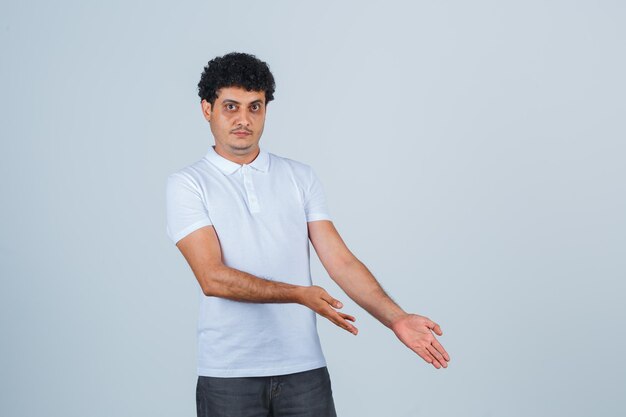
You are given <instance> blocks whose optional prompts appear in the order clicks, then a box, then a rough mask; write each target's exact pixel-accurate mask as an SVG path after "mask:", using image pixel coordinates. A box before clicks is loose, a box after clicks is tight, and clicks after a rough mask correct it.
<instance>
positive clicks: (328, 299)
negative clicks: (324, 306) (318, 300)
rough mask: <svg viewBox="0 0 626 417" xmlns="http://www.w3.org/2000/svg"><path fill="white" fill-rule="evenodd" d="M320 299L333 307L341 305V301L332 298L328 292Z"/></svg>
mask: <svg viewBox="0 0 626 417" xmlns="http://www.w3.org/2000/svg"><path fill="white" fill-rule="evenodd" d="M322 299H323V300H324V301H326V302H327V303H328V304H330V305H331V306H333V307H335V308H341V307H343V304H342V303H341V301H339V300H337V299H336V298H333V297H332V296H331V295H330V294H325V297H322Z"/></svg>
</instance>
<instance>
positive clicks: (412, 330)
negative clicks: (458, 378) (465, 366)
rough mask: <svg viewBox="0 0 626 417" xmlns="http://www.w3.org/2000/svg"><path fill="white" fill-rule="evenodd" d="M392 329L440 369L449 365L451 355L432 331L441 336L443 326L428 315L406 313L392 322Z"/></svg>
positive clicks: (423, 357) (410, 346) (427, 360)
mask: <svg viewBox="0 0 626 417" xmlns="http://www.w3.org/2000/svg"><path fill="white" fill-rule="evenodd" d="M390 327H391V330H393V332H394V333H395V334H396V336H397V337H398V339H400V340H401V341H402V343H404V344H405V345H406V346H407V347H408V348H409V349H411V350H412V351H413V352H415V353H417V354H418V355H419V356H421V357H422V359H424V360H425V361H426V362H428V363H430V364H432V365H433V366H434V367H435V368H437V369H439V368H441V367H442V366H443V367H444V368H447V367H448V362H449V361H450V355H448V352H446V350H445V349H444V348H443V346H441V343H439V341H438V340H437V338H436V337H435V335H433V333H432V332H435V333H436V334H437V335H439V336H441V335H442V334H443V332H442V331H441V327H439V325H438V324H437V323H435V322H434V321H432V320H431V319H429V318H428V317H424V316H420V315H417V314H406V315H404V316H401V317H400V318H397V319H395V320H394V321H393V323H391V326H390Z"/></svg>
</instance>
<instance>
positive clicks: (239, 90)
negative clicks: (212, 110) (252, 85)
mask: <svg viewBox="0 0 626 417" xmlns="http://www.w3.org/2000/svg"><path fill="white" fill-rule="evenodd" d="M217 99H218V100H219V101H224V100H234V101H237V102H239V103H252V102H253V101H262V102H265V91H247V90H246V89H245V88H243V87H223V88H220V89H219V90H217Z"/></svg>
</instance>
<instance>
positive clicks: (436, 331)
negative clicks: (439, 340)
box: [431, 323, 443, 336]
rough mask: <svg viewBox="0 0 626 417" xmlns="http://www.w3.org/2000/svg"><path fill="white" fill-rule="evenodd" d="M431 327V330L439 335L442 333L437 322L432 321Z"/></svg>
mask: <svg viewBox="0 0 626 417" xmlns="http://www.w3.org/2000/svg"><path fill="white" fill-rule="evenodd" d="M431 329H433V331H434V332H435V333H437V334H438V335H439V336H441V335H442V334H443V332H442V331H441V327H439V325H438V324H437V323H433V327H431Z"/></svg>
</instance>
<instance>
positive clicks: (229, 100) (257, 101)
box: [222, 98, 263, 104]
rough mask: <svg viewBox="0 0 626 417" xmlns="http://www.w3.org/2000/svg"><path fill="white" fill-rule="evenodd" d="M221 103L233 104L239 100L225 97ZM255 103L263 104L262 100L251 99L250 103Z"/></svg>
mask: <svg viewBox="0 0 626 417" xmlns="http://www.w3.org/2000/svg"><path fill="white" fill-rule="evenodd" d="M222 103H235V104H241V103H240V102H238V101H237V100H233V99H230V98H227V99H225V100H224V101H222ZM256 103H260V104H263V100H254V101H251V102H250V104H256Z"/></svg>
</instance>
